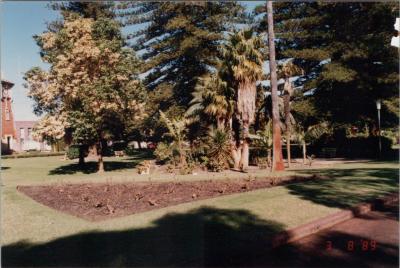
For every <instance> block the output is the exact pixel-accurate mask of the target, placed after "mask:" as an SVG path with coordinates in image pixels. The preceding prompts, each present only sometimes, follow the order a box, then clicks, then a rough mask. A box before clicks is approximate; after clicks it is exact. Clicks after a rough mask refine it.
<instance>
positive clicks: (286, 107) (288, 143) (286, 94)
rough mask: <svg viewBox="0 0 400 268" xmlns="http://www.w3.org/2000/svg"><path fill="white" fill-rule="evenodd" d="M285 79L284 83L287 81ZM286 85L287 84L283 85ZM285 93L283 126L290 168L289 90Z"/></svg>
mask: <svg viewBox="0 0 400 268" xmlns="http://www.w3.org/2000/svg"><path fill="white" fill-rule="evenodd" d="M288 82H289V81H286V82H285V83H288ZM285 86H288V85H285ZM284 94H285V95H284V96H283V105H284V110H285V126H286V130H285V132H286V155H287V162H288V168H290V162H291V155H290V132H291V123H290V92H289V90H285V93H284Z"/></svg>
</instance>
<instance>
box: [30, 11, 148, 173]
mask: <svg viewBox="0 0 400 268" xmlns="http://www.w3.org/2000/svg"><path fill="white" fill-rule="evenodd" d="M63 16H64V20H63V23H62V27H61V28H59V29H58V30H57V31H47V32H45V33H43V34H41V35H40V36H37V37H36V40H37V43H38V45H39V46H40V48H41V54H42V59H43V61H45V62H47V63H49V64H50V65H51V67H50V70H49V71H43V70H40V69H39V68H33V69H31V70H29V71H28V72H27V73H26V74H25V77H24V79H25V80H26V82H27V83H26V86H27V87H28V88H29V95H30V96H31V97H32V98H33V99H34V100H35V112H36V113H38V114H43V113H45V114H48V115H49V116H53V117H54V116H58V117H62V118H66V120H64V121H62V122H63V123H64V130H65V131H66V132H69V133H70V134H71V137H72V140H73V142H74V143H77V144H84V145H93V144H94V145H96V149H97V151H98V156H99V159H98V161H99V172H102V171H104V164H103V157H102V154H103V147H104V143H105V141H106V140H110V139H120V138H121V135H123V134H124V132H125V130H126V127H127V125H128V124H129V122H131V121H132V120H137V119H139V118H140V117H141V116H142V114H143V104H142V103H141V100H140V98H139V97H138V96H139V93H140V92H141V90H142V89H141V84H140V82H139V81H138V79H137V77H136V76H137V66H138V61H137V59H136V58H135V55H134V53H133V51H132V50H131V49H127V48H123V45H124V40H123V37H122V35H121V31H120V26H119V24H118V23H117V22H115V21H114V20H111V19H108V18H99V19H98V20H96V21H95V20H93V19H92V18H82V17H81V16H79V15H78V14H76V13H68V12H64V13H63Z"/></svg>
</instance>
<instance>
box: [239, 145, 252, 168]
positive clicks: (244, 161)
mask: <svg viewBox="0 0 400 268" xmlns="http://www.w3.org/2000/svg"><path fill="white" fill-rule="evenodd" d="M249 156H250V152H249V142H248V140H247V139H244V140H243V145H242V155H241V160H240V168H241V169H242V171H245V170H247V168H248V167H249Z"/></svg>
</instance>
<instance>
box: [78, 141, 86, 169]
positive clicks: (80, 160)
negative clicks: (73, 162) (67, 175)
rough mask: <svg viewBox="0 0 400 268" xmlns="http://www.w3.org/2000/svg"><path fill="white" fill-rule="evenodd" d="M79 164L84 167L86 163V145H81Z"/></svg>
mask: <svg viewBox="0 0 400 268" xmlns="http://www.w3.org/2000/svg"><path fill="white" fill-rule="evenodd" d="M78 165H79V166H80V167H83V166H84V165H85V151H84V146H83V145H79V162H78Z"/></svg>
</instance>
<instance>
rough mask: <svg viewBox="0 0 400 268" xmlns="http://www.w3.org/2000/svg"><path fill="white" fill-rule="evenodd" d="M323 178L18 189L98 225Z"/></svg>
mask: <svg viewBox="0 0 400 268" xmlns="http://www.w3.org/2000/svg"><path fill="white" fill-rule="evenodd" d="M316 179H321V177H319V176H315V175H314V176H312V177H299V176H292V177H288V178H263V179H235V180H233V179H232V180H208V181H183V182H157V183H151V182H135V183H133V182H132V183H113V184H109V183H86V184H65V185H45V186H18V187H17V189H18V190H19V191H20V192H22V193H24V194H26V195H27V196H29V197H31V198H32V199H34V200H35V201H37V202H39V203H41V204H44V205H46V206H49V207H51V208H54V209H56V210H59V211H62V212H65V213H68V214H71V215H75V216H78V217H81V218H84V219H86V220H90V221H98V220H104V219H108V218H112V217H120V216H125V215H130V214H135V213H138V212H144V211H149V210H153V209H157V208H162V207H167V206H172V205H177V204H181V203H187V202H191V201H194V200H202V199H207V198H212V197H216V196H222V195H229V194H234V193H241V192H248V191H252V190H256V189H261V188H268V187H272V186H277V185H283V184H287V183H294V182H301V181H308V180H316Z"/></svg>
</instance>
